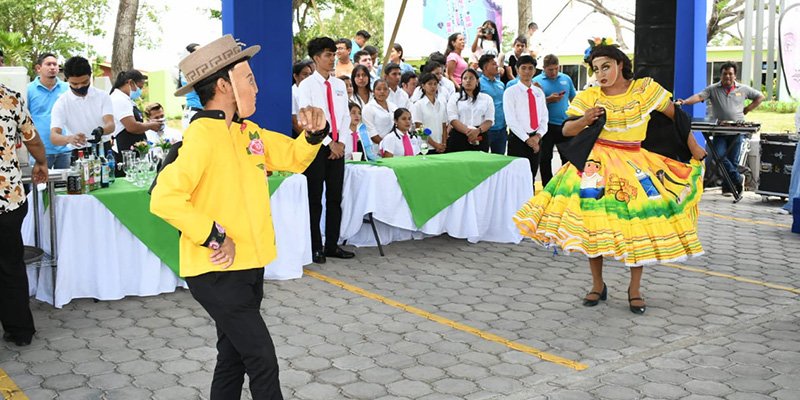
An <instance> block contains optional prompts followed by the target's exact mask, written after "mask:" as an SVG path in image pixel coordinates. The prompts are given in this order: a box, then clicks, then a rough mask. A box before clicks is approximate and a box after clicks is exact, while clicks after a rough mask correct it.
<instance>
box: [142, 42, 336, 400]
mask: <svg viewBox="0 0 800 400" xmlns="http://www.w3.org/2000/svg"><path fill="white" fill-rule="evenodd" d="M259 49H260V47H259V46H253V47H249V48H246V49H243V48H241V47H240V45H239V44H238V43H236V41H235V40H234V39H233V37H232V36H230V35H226V36H223V37H222V38H220V39H217V40H215V41H213V42H211V43H209V44H207V45H205V46H203V47H199V48H197V49H196V50H195V51H194V52H193V53H192V54H190V55H188V56H187V57H186V58H184V59H183V60H181V62H180V69H181V72H183V73H184V75H185V76H186V81H187V83H186V85H184V86H183V87H181V88H180V89H179V90H178V91H177V92H176V93H175V95H176V96H179V95H184V94H186V93H187V92H189V91H190V90H195V91H196V92H197V94H198V96H199V98H200V101H201V102H202V105H203V110H202V111H198V112H197V113H196V114H195V115H194V117H193V118H192V121H191V123H190V124H189V128H188V129H187V130H186V132H185V133H184V138H183V145H182V146H181V147H180V149H179V150H178V155H177V158H176V159H175V161H174V162H172V163H171V164H168V165H166V166H165V167H164V169H163V170H162V171H161V173H160V174H159V176H158V181H157V183H156V185H155V188H154V189H153V192H152V199H151V202H150V210H151V212H152V213H153V214H155V215H158V216H159V217H161V218H163V219H164V220H165V221H167V222H168V223H170V224H171V225H172V226H174V227H175V228H177V229H178V230H179V231H180V232H181V237H180V242H179V243H180V275H181V277H183V278H185V279H186V283H187V284H188V286H189V290H190V291H191V293H192V297H194V298H195V299H196V300H197V301H198V302H199V303H200V305H202V306H203V308H204V309H205V310H206V311H207V312H208V314H209V315H210V316H211V318H212V319H213V320H214V322H215V324H216V328H217V351H218V355H217V365H216V368H215V369H214V378H213V381H212V383H211V399H238V398H240V397H241V392H242V385H243V384H244V374H245V373H247V375H248V377H249V378H250V392H251V393H252V397H253V399H282V398H283V397H282V395H281V389H280V383H279V380H278V362H277V359H276V357H275V348H274V346H273V343H272V339H271V338H270V335H269V331H268V330H267V327H266V325H265V324H264V320H263V319H262V317H261V312H260V306H261V299H262V298H263V295H264V283H263V280H264V266H265V265H267V264H269V263H270V262H271V261H272V260H274V259H275V256H276V247H275V232H274V229H273V226H272V219H271V217H270V215H271V214H270V196H269V182H268V180H267V172H268V171H292V172H297V173H299V172H303V170H305V169H306V167H307V166H308V165H309V164H310V163H311V162H312V161H313V160H314V157H315V156H316V155H317V152H318V151H319V147H320V146H319V144H320V143H321V142H322V139H323V138H324V137H325V136H326V135H327V133H328V125H327V123H326V121H325V114H324V112H323V111H322V110H321V109H319V108H314V107H306V108H300V109H299V111H298V113H297V116H298V122H299V124H300V125H301V126H302V128H303V130H304V131H305V132H306V133H305V134H303V135H301V137H298V138H297V139H291V138H289V137H288V136H286V135H284V134H281V133H277V132H272V131H269V130H266V129H262V128H260V127H259V126H258V125H256V124H255V123H253V122H251V121H249V120H246V119H245V118H247V117H249V116H251V115H252V114H253V113H254V112H255V110H256V93H258V87H257V86H256V81H255V76H253V71H252V70H251V69H250V65H249V63H248V60H249V59H250V58H251V57H252V56H254V55H255V54H256V53H257V52H258V51H259ZM308 132H313V133H308Z"/></svg>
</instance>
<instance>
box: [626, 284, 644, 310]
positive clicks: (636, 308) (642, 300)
mask: <svg viewBox="0 0 800 400" xmlns="http://www.w3.org/2000/svg"><path fill="white" fill-rule="evenodd" d="M635 300H639V301H641V302H644V299H643V298H641V297H633V298H632V297H631V288H630V287H628V307H629V308H630V309H631V312H632V313H634V314H644V310H646V309H647V305H646V304H642V305H641V306H635V305H633V304H631V302H632V301H635Z"/></svg>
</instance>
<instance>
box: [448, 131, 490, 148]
mask: <svg viewBox="0 0 800 400" xmlns="http://www.w3.org/2000/svg"><path fill="white" fill-rule="evenodd" d="M459 151H483V152H486V153H488V152H489V132H484V133H483V134H481V140H480V144H478V145H473V144H472V143H470V142H469V139H467V135H465V134H463V133H461V132H458V131H456V130H455V129H453V130H451V131H450V135H449V136H447V149H446V150H445V153H455V152H459Z"/></svg>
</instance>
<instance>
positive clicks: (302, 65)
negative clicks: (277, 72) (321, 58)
mask: <svg viewBox="0 0 800 400" xmlns="http://www.w3.org/2000/svg"><path fill="white" fill-rule="evenodd" d="M313 63H314V61H311V60H300V61H298V62H296V63H294V65H292V83H293V84H295V85H296V84H297V79H295V78H294V76H295V75H300V73H301V72H303V70H304V69H306V68H310V69H311V72H312V73H313V72H314V68H311V64H313Z"/></svg>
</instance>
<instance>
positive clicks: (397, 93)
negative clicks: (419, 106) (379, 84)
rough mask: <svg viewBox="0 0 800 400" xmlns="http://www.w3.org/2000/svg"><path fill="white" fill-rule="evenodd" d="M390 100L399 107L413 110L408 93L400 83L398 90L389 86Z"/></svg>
mask: <svg viewBox="0 0 800 400" xmlns="http://www.w3.org/2000/svg"><path fill="white" fill-rule="evenodd" d="M388 100H389V102H390V103H394V105H395V106H397V108H405V109H407V110H408V111H411V102H410V101H409V100H408V93H406V91H405V90H403V88H401V87H400V85H397V90H394V91H393V90H392V88H389V99H388Z"/></svg>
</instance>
